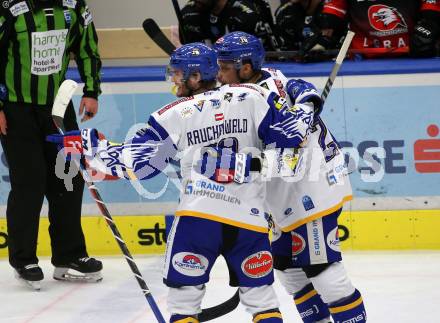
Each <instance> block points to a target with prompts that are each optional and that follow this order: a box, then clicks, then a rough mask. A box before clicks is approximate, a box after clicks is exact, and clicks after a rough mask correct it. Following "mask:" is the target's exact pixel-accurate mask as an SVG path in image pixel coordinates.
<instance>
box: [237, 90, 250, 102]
mask: <svg viewBox="0 0 440 323" xmlns="http://www.w3.org/2000/svg"><path fill="white" fill-rule="evenodd" d="M248 95H249V93H246V92H243V93H241V94H240V95H239V96H238V97H237V100H238V102H243V101H244V100H246V98H247V96H248Z"/></svg>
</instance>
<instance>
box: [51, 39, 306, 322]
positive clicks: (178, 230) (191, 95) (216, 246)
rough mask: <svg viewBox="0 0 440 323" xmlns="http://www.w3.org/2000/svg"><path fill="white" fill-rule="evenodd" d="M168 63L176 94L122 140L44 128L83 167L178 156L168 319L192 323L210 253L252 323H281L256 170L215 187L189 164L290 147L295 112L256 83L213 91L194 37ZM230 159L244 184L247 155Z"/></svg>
mask: <svg viewBox="0 0 440 323" xmlns="http://www.w3.org/2000/svg"><path fill="white" fill-rule="evenodd" d="M170 70H171V74H172V80H173V81H174V82H175V83H176V85H177V87H178V91H177V94H178V96H183V97H184V98H182V99H180V100H178V101H175V102H173V103H171V104H169V105H166V106H164V107H163V108H161V109H159V110H157V111H156V112H154V113H153V114H152V115H151V116H150V118H149V120H148V124H147V126H146V127H145V128H144V129H142V130H140V131H139V132H138V133H137V134H136V136H135V137H134V138H132V139H131V140H129V141H128V142H125V143H123V144H114V143H111V142H110V141H107V140H99V139H98V135H97V131H96V130H95V129H84V130H82V131H81V132H74V133H69V134H66V135H64V136H60V135H53V136H51V137H50V138H49V140H50V141H52V142H56V143H58V144H62V145H63V146H64V147H66V148H69V149H74V151H78V147H80V148H79V151H80V152H81V154H83V155H84V156H85V157H86V158H88V159H89V164H90V165H91V166H92V167H94V168H96V169H98V170H100V171H103V172H105V173H107V174H111V175H115V176H118V177H123V178H128V179H131V178H136V179H148V178H151V177H153V176H155V175H157V174H158V173H159V172H160V171H161V170H163V169H164V168H165V165H166V164H167V162H169V160H170V159H171V158H173V157H175V156H176V155H177V154H179V155H180V157H181V159H180V163H181V173H182V177H183V184H184V185H183V186H184V189H183V191H182V192H181V195H180V202H179V206H178V210H177V212H176V219H175V221H174V223H173V227H172V229H171V232H170V235H169V238H168V242H167V252H166V260H165V271H164V281H165V283H166V285H167V286H169V287H170V291H169V296H168V308H169V311H170V312H171V313H172V316H171V319H170V320H171V322H188V323H194V322H198V320H197V314H198V313H199V312H200V310H201V302H202V298H203V295H204V293H205V283H206V282H208V280H209V273H210V271H211V268H212V266H213V265H214V262H215V261H216V259H217V257H218V256H219V255H223V256H224V257H225V259H226V262H227V264H228V268H229V270H230V277H231V279H230V283H231V285H233V286H239V290H240V300H241V302H242V304H243V305H244V306H245V307H246V309H247V310H248V312H250V313H251V314H252V316H253V320H254V322H259V323H279V322H282V318H281V313H280V312H279V310H278V301H277V297H276V295H275V293H274V290H273V288H272V286H271V285H272V283H273V270H272V266H273V259H272V255H271V252H270V244H269V239H268V234H267V232H268V224H267V220H268V218H269V214H268V213H267V211H266V203H265V195H266V194H265V185H264V183H263V182H262V180H261V178H260V176H259V175H258V174H256V176H255V178H254V179H253V181H252V183H250V184H248V185H245V186H243V185H239V184H237V183H235V182H231V183H229V184H219V183H217V182H215V181H212V180H210V179H208V178H206V177H205V176H203V175H201V173H205V172H206V167H207V165H206V164H203V163H202V164H199V163H198V161H199V160H201V159H203V158H202V156H204V155H209V154H210V153H212V152H215V151H216V150H218V149H220V148H221V149H223V150H226V149H227V150H229V151H231V152H239V151H240V150H241V149H242V148H249V147H253V148H254V149H262V148H263V146H264V145H266V144H270V143H275V144H276V145H277V146H279V147H296V146H298V145H299V144H300V142H301V138H300V137H298V136H297V134H296V132H295V131H291V129H289V128H288V127H284V126H283V124H288V123H289V120H291V119H292V118H294V117H295V115H294V114H292V113H291V112H289V107H288V106H287V105H286V104H285V101H283V100H281V99H280V100H274V98H275V99H276V97H274V95H268V93H269V92H268V91H266V90H264V89H262V88H260V87H258V86H253V85H240V84H239V85H225V86H222V87H220V88H215V84H216V81H215V78H216V74H217V70H218V67H217V57H216V55H215V51H213V50H212V49H210V48H208V47H206V46H204V45H202V44H197V43H196V44H188V45H185V46H183V47H181V48H179V49H177V50H176V51H175V52H174V53H173V55H172V56H171V61H170ZM304 108H305V109H308V108H307V106H304ZM274 125H277V126H276V127H274ZM306 126H307V125H304V127H306ZM234 158H236V159H237V160H238V161H240V163H241V165H243V167H242V169H243V170H247V171H244V172H242V173H239V174H238V172H237V173H236V175H237V180H241V181H244V180H246V179H247V178H248V177H250V174H249V171H248V170H249V168H250V167H251V165H250V163H251V159H250V157H249V156H248V155H246V154H244V153H243V154H237V155H234ZM234 163H235V161H234ZM208 166H209V165H208ZM217 175H218V176H221V174H217ZM227 175H228V174H226V177H227ZM238 177H240V179H239V178H238Z"/></svg>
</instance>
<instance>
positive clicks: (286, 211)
mask: <svg viewBox="0 0 440 323" xmlns="http://www.w3.org/2000/svg"><path fill="white" fill-rule="evenodd" d="M292 213H293V209H292V208H291V207H289V208H287V209H286V210H284V215H291V214H292Z"/></svg>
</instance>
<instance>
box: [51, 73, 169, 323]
mask: <svg viewBox="0 0 440 323" xmlns="http://www.w3.org/2000/svg"><path fill="white" fill-rule="evenodd" d="M77 86H78V84H77V83H76V82H75V81H72V80H66V81H64V82H63V83H62V84H61V86H60V88H59V90H58V93H57V95H56V97H55V101H54V104H53V107H52V119H53V121H54V123H55V126H56V127H57V129H58V132H59V133H60V134H64V132H65V128H64V122H63V121H64V114H65V112H66V109H67V106H68V104H69V102H70V100H71V99H72V96H73V93H74V92H75V89H76V88H77ZM77 164H78V167H79V169H80V172H81V175H82V176H83V178H84V181H85V183H86V184H87V188H88V189H89V192H90V194H91V195H92V197H93V198H94V200H95V202H96V204H97V205H98V207H99V209H100V211H101V213H102V215H103V216H104V218H105V220H106V222H107V225H108V226H109V227H110V229H111V231H112V233H113V237H114V238H115V240H116V242H117V243H118V245H119V248H120V249H121V251H122V253H123V254H124V257H125V259H126V260H127V263H128V265H129V266H130V269H131V271H132V273H133V274H134V277H135V278H136V280H137V282H138V284H139V286H140V288H141V290H142V293H143V294H144V296H145V298H146V299H147V302H148V304H149V305H150V307H151V309H152V310H153V313H154V316H155V317H156V319H157V322H159V323H165V319H164V318H163V315H162V313H161V312H160V310H159V307H158V306H157V304H156V302H155V300H154V298H153V295H152V294H151V291H150V289H149V288H148V286H147V284H146V282H145V280H144V278H143V277H142V274H141V273H140V271H139V268H138V267H137V265H136V263H135V262H134V260H133V257H132V255H131V254H130V251H129V250H128V248H127V245H126V244H125V242H124V240H123V239H122V236H121V234H120V233H119V230H118V228H117V227H116V224H115V222H114V221H113V219H112V216H111V215H110V212H109V211H108V209H107V207H106V205H105V203H104V201H103V200H102V198H101V195H100V194H99V191H98V188H97V187H96V186H95V184H94V183H93V181H92V179H91V178H90V175H89V173H88V172H87V170H86V169H85V167H84V165H83V163H81V162H78V163H77Z"/></svg>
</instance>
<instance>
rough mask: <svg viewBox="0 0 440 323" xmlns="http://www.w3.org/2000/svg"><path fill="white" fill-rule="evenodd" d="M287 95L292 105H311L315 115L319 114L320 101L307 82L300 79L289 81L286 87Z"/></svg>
mask: <svg viewBox="0 0 440 323" xmlns="http://www.w3.org/2000/svg"><path fill="white" fill-rule="evenodd" d="M286 89H287V94H288V95H289V98H290V100H291V101H292V102H293V103H294V104H299V103H302V104H305V103H312V104H313V106H314V108H315V113H316V114H319V113H320V112H321V110H322V100H321V96H320V95H319V93H318V91H317V90H316V87H315V86H314V85H313V84H312V83H309V82H306V81H304V80H301V79H291V80H289V81H288V82H287V85H286Z"/></svg>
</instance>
